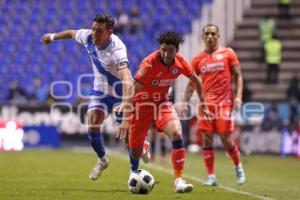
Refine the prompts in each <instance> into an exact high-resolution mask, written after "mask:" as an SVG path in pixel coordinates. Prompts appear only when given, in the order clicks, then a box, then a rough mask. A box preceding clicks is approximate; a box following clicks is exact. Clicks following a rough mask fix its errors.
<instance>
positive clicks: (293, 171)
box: [0, 150, 300, 200]
mask: <svg viewBox="0 0 300 200" xmlns="http://www.w3.org/2000/svg"><path fill="white" fill-rule="evenodd" d="M125 156H126V155H123V156H120V155H118V154H116V153H112V152H111V153H109V158H110V166H109V168H108V169H107V170H106V171H105V172H104V173H103V174H102V177H101V179H99V180H97V181H94V182H93V181H90V180H89V179H88V173H89V172H90V170H91V168H92V166H93V165H94V163H95V155H94V154H93V153H75V152H73V151H71V150H26V151H23V152H6V153H5V152H0V199H1V200H15V199H19V200H31V199H36V200H46V199H49V200H50V199H51V200H52V199H53V200H73V199H78V200H82V199H84V200H89V199H95V200H96V199H97V200H102V199H103V200H127V199H130V200H131V199H133V200H135V199H153V200H166V199H174V200H180V199H182V200H183V199H187V200H189V199H191V200H192V199H195V200H196V199H197V200H201V199H203V200H210V199H211V200H218V199H222V200H223V199H225V200H231V199H232V200H233V199H239V200H241V199H245V200H248V199H249V200H250V199H263V198H266V199H267V198H269V199H287V200H296V199H300V160H297V159H295V158H285V159H282V158H279V157H277V156H249V157H243V159H242V160H243V164H244V168H245V172H246V175H247V182H246V184H245V185H243V186H238V185H236V183H235V177H234V171H233V167H232V164H231V161H230V160H229V159H228V158H227V157H226V156H225V154H224V153H223V152H220V153H218V154H217V155H216V175H217V177H218V181H219V184H221V186H224V187H226V189H228V188H229V190H230V189H234V190H235V191H241V192H248V194H249V195H245V194H241V193H237V192H233V191H228V190H226V189H224V188H218V187H213V188H211V187H204V186H202V183H201V182H200V181H199V179H204V178H205V177H206V173H205V170H204V167H203V162H202V160H201V157H200V156H199V155H195V154H193V155H192V154H191V155H188V157H187V160H186V172H185V174H186V180H188V181H189V182H191V183H193V184H194V190H193V192H192V193H190V194H175V193H173V192H172V183H173V176H172V175H171V174H170V173H168V172H166V171H162V170H160V169H163V170H165V169H166V170H167V171H171V165H170V164H164V165H162V164H160V163H159V162H157V163H154V164H151V165H148V166H147V165H141V168H144V169H146V170H148V171H150V172H151V173H152V175H153V176H154V178H155V181H156V183H155V186H154V189H153V191H152V192H151V193H150V194H149V195H133V194H131V193H130V192H129V191H128V190H127V179H128V174H129V163H128V161H127V159H126V157H125ZM169 162H170V161H169ZM157 166H159V167H157Z"/></svg>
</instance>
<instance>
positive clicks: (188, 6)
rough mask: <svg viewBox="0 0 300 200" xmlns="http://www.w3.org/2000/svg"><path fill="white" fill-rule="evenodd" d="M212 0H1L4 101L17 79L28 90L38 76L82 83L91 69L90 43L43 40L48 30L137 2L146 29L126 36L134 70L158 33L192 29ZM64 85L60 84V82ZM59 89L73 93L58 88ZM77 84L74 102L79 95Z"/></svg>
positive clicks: (85, 22) (84, 24) (0, 97)
mask: <svg viewBox="0 0 300 200" xmlns="http://www.w3.org/2000/svg"><path fill="white" fill-rule="evenodd" d="M211 1H212V0H194V1H189V0H181V1H177V2H176V3H174V1H172V0H165V1H160V0H152V1H142V0H119V1H113V3H112V1H110V0H101V1H96V0H90V1H80V2H79V1H77V0H70V1H60V0H44V1H31V0H28V1H2V2H0V12H1V18H0V27H1V29H0V34H1V37H0V49H1V54H2V55H1V59H0V75H1V79H0V82H1V83H0V89H2V90H1V91H2V92H1V93H0V102H2V103H3V102H4V103H7V101H8V100H7V99H8V93H9V84H8V83H10V82H11V81H12V80H17V81H18V83H19V85H20V86H21V87H22V88H23V89H24V90H25V91H26V93H28V94H32V93H33V92H34V89H33V88H34V87H33V79H34V78H36V77H38V78H40V79H41V81H42V85H43V86H45V85H46V86H49V85H50V83H51V82H53V81H57V80H64V81H70V82H71V83H74V84H76V79H77V77H78V76H79V75H80V74H82V73H91V72H92V68H91V63H90V60H89V57H88V54H87V53H84V52H85V49H84V47H82V46H81V45H78V44H75V43H74V42H72V41H65V42H54V43H53V44H51V45H49V46H46V45H42V44H41V43H40V38H41V36H42V35H43V34H44V33H46V32H58V31H61V30H64V29H79V28H89V27H90V25H91V22H92V19H93V17H94V16H95V14H98V13H102V12H108V13H111V14H112V15H115V14H116V12H117V11H118V9H120V8H122V9H123V10H124V11H125V12H126V13H127V14H129V12H130V9H131V8H132V6H133V5H138V6H139V8H140V18H141V20H142V22H144V26H143V31H142V32H141V33H137V34H134V35H130V34H123V35H120V37H121V38H122V39H123V41H124V42H125V44H126V45H127V50H128V56H129V60H130V66H131V69H132V72H133V73H134V72H135V71H136V69H137V67H138V65H139V63H140V61H141V60H142V59H143V57H145V56H146V55H147V54H149V53H150V52H151V51H153V50H155V49H156V48H157V47H158V46H157V43H156V42H155V41H156V40H155V38H156V37H157V36H158V34H159V33H160V32H163V31H166V30H176V31H179V32H181V33H188V32H190V31H191V22H192V20H193V19H196V18H199V17H200V7H201V5H202V4H204V3H210V2H211ZM55 88H59V87H55ZM55 90H57V91H55V93H56V94H60V95H63V94H67V93H68V92H67V91H66V90H65V89H55ZM76 96H77V95H76V87H74V88H73V94H72V97H71V98H70V99H68V100H67V101H68V102H71V103H74V102H75V101H76Z"/></svg>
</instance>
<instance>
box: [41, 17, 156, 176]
mask: <svg viewBox="0 0 300 200" xmlns="http://www.w3.org/2000/svg"><path fill="white" fill-rule="evenodd" d="M114 23H115V22H114V19H113V17H112V16H111V15H109V14H101V15H96V17H95V18H94V19H93V22H92V27H91V29H79V30H65V31H62V32H58V33H47V34H45V35H43V37H42V38H41V42H42V43H44V44H50V43H52V42H53V41H55V40H61V39H74V40H75V41H76V42H78V43H80V44H82V45H84V46H85V48H86V49H87V51H88V53H89V56H90V59H91V61H92V65H93V72H94V76H95V77H94V88H93V90H91V93H90V95H91V96H90V101H89V105H88V113H87V115H88V139H89V143H90V145H91V146H92V148H93V149H94V151H95V152H96V154H97V157H98V159H97V162H96V165H95V166H94V168H93V169H92V171H91V173H90V175H89V178H90V179H91V180H96V179H98V178H99V177H100V175H101V173H102V172H103V170H105V169H106V168H107V167H108V158H107V155H106V152H105V148H104V140H103V135H102V133H101V132H100V128H101V124H102V123H103V121H104V119H105V117H106V115H107V114H108V113H111V112H112V110H113V107H114V106H116V105H117V104H120V105H119V110H120V112H121V113H122V111H123V110H128V109H130V108H129V107H128V99H130V96H132V93H133V80H132V76H131V72H130V70H129V66H128V59H127V52H126V46H125V45H124V43H123V42H122V41H121V40H120V39H119V37H118V36H116V35H115V34H113V27H114ZM127 114H128V112H123V117H124V119H123V120H122V122H121V124H120V126H119V131H120V132H121V133H123V132H125V133H127V131H128V128H129V121H128V120H127V119H128V116H127ZM145 155H146V154H145ZM149 159H150V158H149ZM130 161H131V162H132V159H130ZM131 164H132V163H131Z"/></svg>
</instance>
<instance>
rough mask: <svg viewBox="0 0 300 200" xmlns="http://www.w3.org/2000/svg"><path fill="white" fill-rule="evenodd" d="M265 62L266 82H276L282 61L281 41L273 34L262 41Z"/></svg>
mask: <svg viewBox="0 0 300 200" xmlns="http://www.w3.org/2000/svg"><path fill="white" fill-rule="evenodd" d="M264 49H265V63H266V64H267V67H268V68H267V80H266V82H267V83H277V82H278V73H279V68H280V64H281V62H282V42H281V40H279V38H278V37H277V34H274V35H273V37H272V38H269V39H268V40H267V41H265V43H264Z"/></svg>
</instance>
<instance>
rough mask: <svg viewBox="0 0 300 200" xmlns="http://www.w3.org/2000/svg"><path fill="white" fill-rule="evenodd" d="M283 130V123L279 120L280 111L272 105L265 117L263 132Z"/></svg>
mask: <svg viewBox="0 0 300 200" xmlns="http://www.w3.org/2000/svg"><path fill="white" fill-rule="evenodd" d="M282 128H283V123H282V121H281V120H280V118H279V115H278V111H277V108H276V106H275V105H271V106H270V108H268V109H267V110H266V113H265V115H264V119H263V123H262V130H263V131H266V132H268V131H281V129H282Z"/></svg>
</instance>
